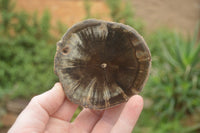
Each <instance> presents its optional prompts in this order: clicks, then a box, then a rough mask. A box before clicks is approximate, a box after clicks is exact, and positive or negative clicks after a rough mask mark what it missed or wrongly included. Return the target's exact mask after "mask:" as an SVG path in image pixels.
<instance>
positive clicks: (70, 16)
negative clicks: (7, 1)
mask: <svg viewBox="0 0 200 133" xmlns="http://www.w3.org/2000/svg"><path fill="white" fill-rule="evenodd" d="M90 4H91V14H95V17H97V18H104V19H105V20H109V9H108V8H107V6H106V4H105V3H104V2H103V1H91V2H90ZM16 10H18V11H19V10H25V11H27V12H28V13H34V12H35V11H37V12H38V14H39V15H41V14H42V13H43V12H44V11H45V10H48V11H49V12H50V13H51V17H52V24H53V25H55V24H56V23H57V21H61V22H63V24H66V25H67V26H71V25H73V24H74V23H77V22H79V21H81V20H83V19H84V18H85V16H86V12H85V9H84V1H83V0H17V1H16Z"/></svg>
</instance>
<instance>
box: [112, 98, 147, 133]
mask: <svg viewBox="0 0 200 133" xmlns="http://www.w3.org/2000/svg"><path fill="white" fill-rule="evenodd" d="M142 108H143V98H142V97H141V96H139V95H135V96H132V97H131V98H130V99H129V101H128V102H127V103H126V105H125V107H124V110H123V111H122V113H121V115H120V117H119V119H118V120H117V122H116V124H115V126H114V127H113V129H112V133H131V132H132V129H133V128H134V126H135V124H136V122H137V120H138V118H139V116H140V113H141V111H142Z"/></svg>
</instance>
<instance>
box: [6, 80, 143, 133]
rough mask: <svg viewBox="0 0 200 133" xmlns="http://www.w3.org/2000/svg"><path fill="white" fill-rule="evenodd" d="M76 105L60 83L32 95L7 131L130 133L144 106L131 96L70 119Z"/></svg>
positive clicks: (31, 132)
mask: <svg viewBox="0 0 200 133" xmlns="http://www.w3.org/2000/svg"><path fill="white" fill-rule="evenodd" d="M77 107H78V105H76V104H73V103H71V102H70V101H69V100H68V99H67V98H66V97H65V94H64V91H63V89H62V87H61V84H60V83H56V84H55V85H54V87H53V88H52V89H51V90H49V91H47V92H45V93H43V94H41V95H38V96H35V97H34V98H33V99H32V100H31V101H30V103H29V104H28V105H27V107H26V108H25V109H24V110H23V111H22V112H21V114H20V115H19V116H18V118H17V120H16V121H15V123H14V125H13V126H12V127H11V128H10V130H9V131H8V133H47V132H48V133H82V132H84V133H90V132H92V133H110V132H111V133H131V132H132V129H133V127H134V126H135V124H136V122H137V119H138V117H139V115H140V113H141V111H142V108H143V99H142V97H141V96H139V95H135V96H132V97H131V98H130V99H129V101H128V102H127V103H123V104H120V105H118V106H115V107H113V108H110V109H107V110H105V111H96V110H90V109H86V108H85V109H83V110H82V111H81V112H80V114H79V115H78V116H77V118H76V119H75V120H74V122H72V123H70V120H71V118H72V116H73V114H74V112H75V110H76V108H77Z"/></svg>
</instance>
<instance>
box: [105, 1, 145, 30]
mask: <svg viewBox="0 0 200 133" xmlns="http://www.w3.org/2000/svg"><path fill="white" fill-rule="evenodd" d="M106 3H107V5H108V6H109V8H110V16H111V18H112V20H113V21H115V22H120V23H124V24H127V25H130V26H132V27H133V28H134V29H136V30H137V31H138V32H139V33H143V30H144V29H143V27H144V24H143V23H142V21H141V20H139V19H135V18H134V16H135V14H134V11H133V9H132V6H131V3H129V2H127V1H125V2H123V1H122V0H106Z"/></svg>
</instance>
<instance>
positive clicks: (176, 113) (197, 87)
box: [149, 28, 200, 118]
mask: <svg viewBox="0 0 200 133" xmlns="http://www.w3.org/2000/svg"><path fill="white" fill-rule="evenodd" d="M197 29H198V28H197ZM168 37H170V38H168V39H167V40H166V38H165V37H164V36H163V35H161V34H157V38H158V41H157V42H159V44H160V52H159V53H160V55H159V56H160V59H161V60H159V63H160V65H158V66H159V67H158V68H156V70H155V69H153V70H154V72H153V73H152V78H151V79H150V83H149V84H150V85H151V87H152V89H151V92H149V96H151V97H152V98H153V100H154V102H155V104H154V105H155V106H154V110H155V111H156V112H157V113H158V114H160V115H161V116H163V117H162V118H174V117H178V118H180V117H182V116H183V115H184V114H188V113H192V112H194V111H197V110H198V109H199V108H200V105H199V103H200V98H199V96H200V59H199V58H200V41H197V40H198V39H197V32H196V33H195V35H194V37H193V38H190V39H187V40H185V39H183V37H181V36H180V35H177V34H175V33H172V34H170V36H168ZM157 53H158V52H157Z"/></svg>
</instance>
